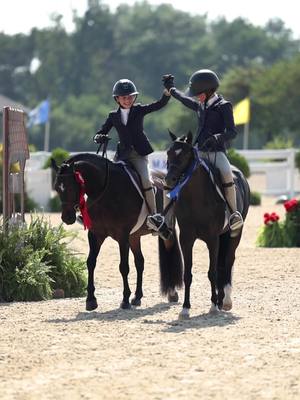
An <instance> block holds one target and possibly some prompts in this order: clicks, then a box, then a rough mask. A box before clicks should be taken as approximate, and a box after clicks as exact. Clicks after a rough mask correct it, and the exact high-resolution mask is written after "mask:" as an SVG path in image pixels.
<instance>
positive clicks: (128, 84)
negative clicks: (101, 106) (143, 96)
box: [112, 79, 139, 100]
mask: <svg viewBox="0 0 300 400" xmlns="http://www.w3.org/2000/svg"><path fill="white" fill-rule="evenodd" d="M138 94H139V92H138V91H137V89H136V86H135V84H134V83H133V82H132V81H130V80H129V79H120V80H119V81H117V82H116V83H115V84H114V87H113V90H112V95H113V97H114V99H115V100H116V96H134V95H138Z"/></svg>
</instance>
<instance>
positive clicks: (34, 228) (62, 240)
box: [0, 216, 86, 301]
mask: <svg viewBox="0 0 300 400" xmlns="http://www.w3.org/2000/svg"><path fill="white" fill-rule="evenodd" d="M74 237H75V234H74V233H71V232H69V231H66V230H65V228H64V227H63V225H62V224H61V225H59V226H58V227H51V225H50V224H49V223H48V222H47V221H46V220H45V219H44V217H37V216H31V221H30V223H29V225H28V226H23V227H19V228H18V227H16V226H12V227H10V228H9V229H8V232H6V233H4V232H3V225H2V226H1V229H0V249H1V250H0V300H2V301H13V300H18V301H28V300H44V299H50V298H52V295H53V292H54V290H55V289H63V291H64V295H65V296H67V297H74V296H83V295H84V294H85V288H86V268H85V261H84V260H82V259H81V258H78V257H76V255H75V254H73V253H72V252H71V251H70V249H69V247H68V245H69V243H70V241H71V240H72V239H74Z"/></svg>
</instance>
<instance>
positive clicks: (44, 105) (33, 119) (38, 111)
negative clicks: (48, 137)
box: [28, 100, 50, 127]
mask: <svg viewBox="0 0 300 400" xmlns="http://www.w3.org/2000/svg"><path fill="white" fill-rule="evenodd" d="M28 117H29V120H28V126H29V127H31V126H32V125H40V124H45V123H46V122H48V121H49V118H50V101H49V100H44V101H42V102H41V103H40V104H39V105H38V106H37V107H35V108H34V109H33V110H31V111H29V114H28Z"/></svg>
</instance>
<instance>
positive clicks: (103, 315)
mask: <svg viewBox="0 0 300 400" xmlns="http://www.w3.org/2000/svg"><path fill="white" fill-rule="evenodd" d="M177 304H178V303H173V304H172V303H158V304H155V305H154V306H152V307H146V308H138V307H131V309H129V310H122V309H121V308H116V309H114V310H109V311H105V312H101V311H91V312H88V311H87V312H79V313H78V314H77V316H76V317H75V318H70V319H68V318H56V319H50V320H49V319H48V320H46V322H49V323H54V324H59V323H67V322H78V321H89V320H99V321H117V320H119V321H131V320H134V319H138V318H143V317H146V316H150V315H155V314H158V313H161V312H164V311H167V310H169V309H170V307H173V305H177ZM161 322H164V321H161Z"/></svg>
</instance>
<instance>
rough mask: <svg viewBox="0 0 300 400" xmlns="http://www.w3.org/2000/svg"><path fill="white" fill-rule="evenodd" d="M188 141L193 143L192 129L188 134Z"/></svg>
mask: <svg viewBox="0 0 300 400" xmlns="http://www.w3.org/2000/svg"><path fill="white" fill-rule="evenodd" d="M186 142H187V143H188V144H192V142H193V134H192V132H191V131H189V132H188V134H187V135H186Z"/></svg>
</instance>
